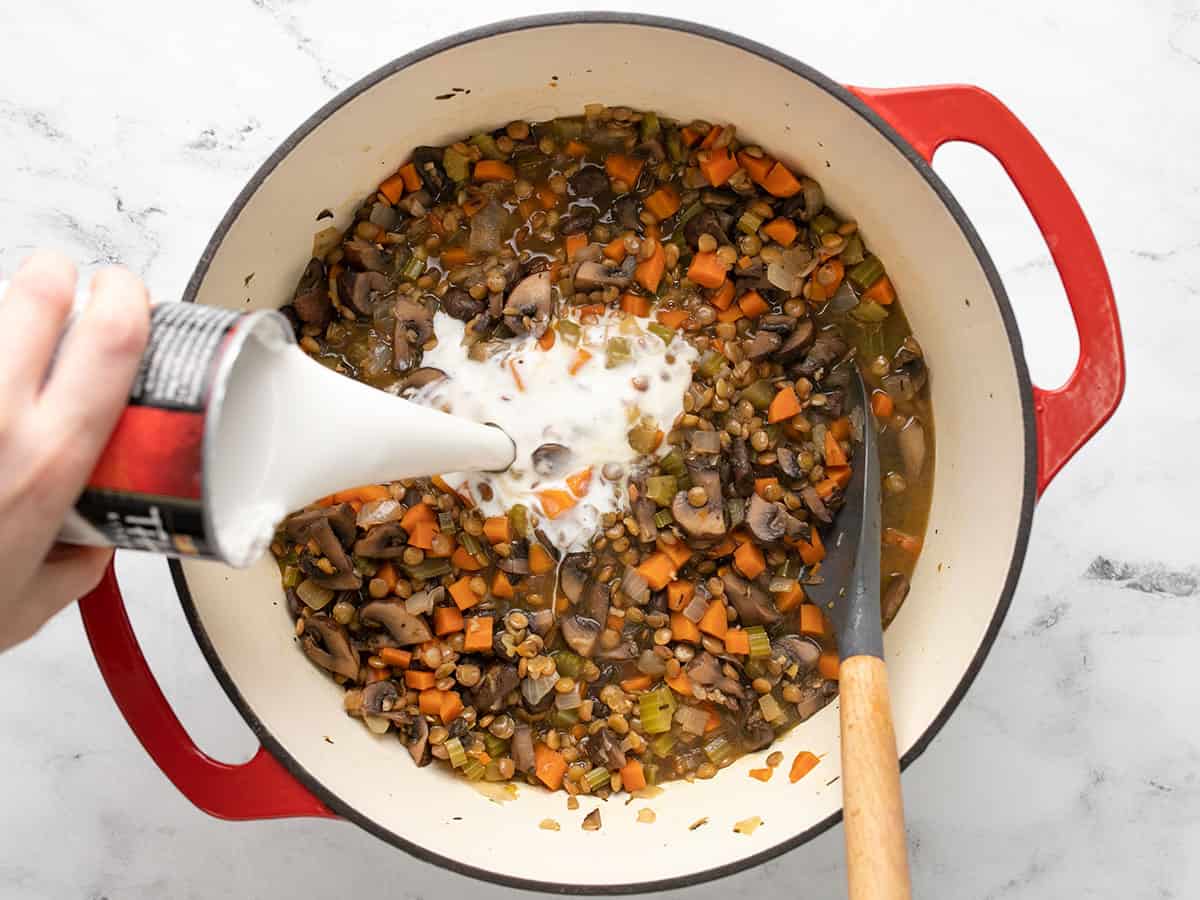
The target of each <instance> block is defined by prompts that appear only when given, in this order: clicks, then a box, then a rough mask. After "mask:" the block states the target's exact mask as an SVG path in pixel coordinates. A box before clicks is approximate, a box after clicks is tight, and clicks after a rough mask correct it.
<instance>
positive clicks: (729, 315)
mask: <svg viewBox="0 0 1200 900" xmlns="http://www.w3.org/2000/svg"><path fill="white" fill-rule="evenodd" d="M744 315H745V313H743V312H742V308H741V307H740V306H731V307H729V309H723V310H721V311H720V312H719V313H717V321H718V322H736V321H737V320H738V319H740V318H742V316H744Z"/></svg>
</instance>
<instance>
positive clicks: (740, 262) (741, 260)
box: [737, 253, 754, 269]
mask: <svg viewBox="0 0 1200 900" xmlns="http://www.w3.org/2000/svg"><path fill="white" fill-rule="evenodd" d="M753 262H754V261H753V260H752V259H751V258H750V257H748V256H747V255H746V254H745V253H743V254H742V255H741V256H739V257H738V258H737V267H738V268H739V269H748V268H750V266H751V264H752V263H753Z"/></svg>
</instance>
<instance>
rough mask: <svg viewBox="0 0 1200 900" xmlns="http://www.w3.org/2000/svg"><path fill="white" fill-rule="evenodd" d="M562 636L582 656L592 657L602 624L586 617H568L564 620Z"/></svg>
mask: <svg viewBox="0 0 1200 900" xmlns="http://www.w3.org/2000/svg"><path fill="white" fill-rule="evenodd" d="M561 624H562V636H563V640H565V641H566V642H567V646H569V647H570V648H571V649H572V650H574V651H575V652H576V653H578V654H579V655H580V656H591V655H592V654H593V653H594V652H595V650H596V641H597V640H598V639H599V637H600V623H599V622H597V621H595V620H593V619H590V618H585V617H584V616H567V617H566V618H565V619H563V620H562V623H561Z"/></svg>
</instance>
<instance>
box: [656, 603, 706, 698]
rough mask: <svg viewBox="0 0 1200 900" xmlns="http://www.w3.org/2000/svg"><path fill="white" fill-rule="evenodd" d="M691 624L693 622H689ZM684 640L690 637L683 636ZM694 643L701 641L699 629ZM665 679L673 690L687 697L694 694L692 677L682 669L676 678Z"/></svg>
mask: <svg viewBox="0 0 1200 900" xmlns="http://www.w3.org/2000/svg"><path fill="white" fill-rule="evenodd" d="M679 618H681V619H683V616H680V617H679ZM684 621H685V622H687V619H684ZM689 624H691V623H689ZM695 627H696V626H695V625H692V628H693V630H694V629H695ZM672 630H674V629H672ZM676 640H680V638H676ZM683 640H689V638H683ZM693 643H696V644H698V643H700V632H699V631H697V632H696V637H695V640H694V641H693ZM663 681H665V682H666V683H667V686H668V687H670V688H671V690H673V691H674V692H675V693H677V694H682V695H683V696H685V697H692V696H694V695H693V694H692V679H690V678H689V677H688V673H687V672H685V671H683V670H682V669H680V670H679V674H678V675H676V676H675V677H674V678H666V677H664V678H663Z"/></svg>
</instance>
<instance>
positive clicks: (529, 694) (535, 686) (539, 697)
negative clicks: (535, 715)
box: [521, 672, 558, 706]
mask: <svg viewBox="0 0 1200 900" xmlns="http://www.w3.org/2000/svg"><path fill="white" fill-rule="evenodd" d="M557 682H558V673H557V672H550V673H549V674H548V675H542V676H541V677H540V678H530V677H529V676H526V677H525V680H524V681H522V682H521V696H522V697H524V698H525V702H526V703H528V704H529V705H530V706H537V705H538V704H539V703H541V702H542V701H543V700H544V699H545V698H546V695H547V694H548V693H550V692H551V691H552V690H554V685H555V684H556V683H557Z"/></svg>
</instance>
